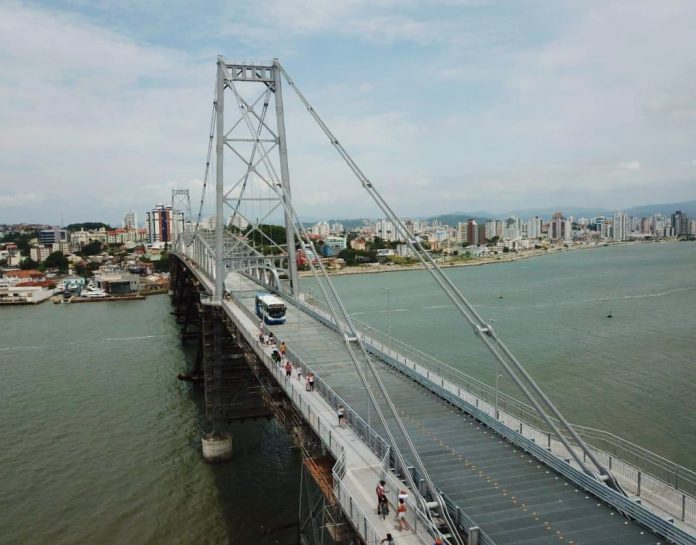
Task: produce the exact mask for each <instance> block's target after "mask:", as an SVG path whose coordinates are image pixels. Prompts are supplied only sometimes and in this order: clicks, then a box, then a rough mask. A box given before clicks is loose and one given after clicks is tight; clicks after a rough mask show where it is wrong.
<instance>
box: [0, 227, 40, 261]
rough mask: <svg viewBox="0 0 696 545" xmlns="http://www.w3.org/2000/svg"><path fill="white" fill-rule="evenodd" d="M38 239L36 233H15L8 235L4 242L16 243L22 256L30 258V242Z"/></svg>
mask: <svg viewBox="0 0 696 545" xmlns="http://www.w3.org/2000/svg"><path fill="white" fill-rule="evenodd" d="M34 238H36V231H32V232H31V233H18V232H13V233H7V234H6V235H5V236H4V237H3V239H2V241H3V242H14V243H15V244H16V245H17V248H18V249H19V253H20V255H23V256H28V255H29V248H30V245H29V242H30V241H31V240H32V239H34Z"/></svg>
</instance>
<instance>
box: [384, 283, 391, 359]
mask: <svg viewBox="0 0 696 545" xmlns="http://www.w3.org/2000/svg"><path fill="white" fill-rule="evenodd" d="M382 289H383V290H385V291H386V292H387V337H388V338H389V355H390V356H391V296H390V294H389V288H382Z"/></svg>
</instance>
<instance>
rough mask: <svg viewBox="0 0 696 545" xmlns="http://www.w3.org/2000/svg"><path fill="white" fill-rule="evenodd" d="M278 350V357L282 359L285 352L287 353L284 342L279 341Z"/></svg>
mask: <svg viewBox="0 0 696 545" xmlns="http://www.w3.org/2000/svg"><path fill="white" fill-rule="evenodd" d="M278 348H280V355H281V356H282V357H283V358H284V357H285V352H287V350H288V347H287V346H285V341H281V343H280V346H279V347H278Z"/></svg>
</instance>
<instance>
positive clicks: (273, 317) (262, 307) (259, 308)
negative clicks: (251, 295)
mask: <svg viewBox="0 0 696 545" xmlns="http://www.w3.org/2000/svg"><path fill="white" fill-rule="evenodd" d="M255 307H256V315H257V316H258V317H259V318H261V319H262V320H263V321H264V322H266V323H267V324H284V323H285V303H284V302H283V300H282V299H279V298H278V297H276V296H275V295H271V294H270V293H257V294H256V299H255Z"/></svg>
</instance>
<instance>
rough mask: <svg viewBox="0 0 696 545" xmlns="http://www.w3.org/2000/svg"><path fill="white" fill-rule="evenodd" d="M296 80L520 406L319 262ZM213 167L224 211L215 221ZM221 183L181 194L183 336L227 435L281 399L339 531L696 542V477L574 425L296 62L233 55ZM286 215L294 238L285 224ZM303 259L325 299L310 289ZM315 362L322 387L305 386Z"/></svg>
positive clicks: (218, 159)
mask: <svg viewBox="0 0 696 545" xmlns="http://www.w3.org/2000/svg"><path fill="white" fill-rule="evenodd" d="M284 87H285V88H286V89H290V90H291V91H292V94H294V95H295V96H296V98H297V99H298V100H299V104H300V105H301V107H302V108H304V109H305V110H306V111H307V114H308V115H309V116H310V118H312V119H313V120H314V121H315V122H316V125H317V126H318V128H319V130H320V131H321V132H322V133H323V134H324V135H325V136H326V138H327V141H328V143H329V145H330V146H333V147H334V148H335V150H336V152H337V153H338V155H339V157H340V158H341V159H342V160H343V161H344V162H345V163H346V165H347V167H348V170H349V172H350V173H352V175H353V176H354V177H355V178H356V180H357V184H358V187H361V188H362V190H363V191H364V192H365V195H366V198H367V199H370V200H372V201H373V202H374V203H375V205H376V206H377V207H378V208H379V209H380V210H381V212H382V213H383V214H384V216H385V217H386V218H387V219H389V220H390V221H392V222H393V224H394V225H395V226H396V229H397V231H398V234H399V235H400V239H401V240H403V241H405V243H406V244H407V245H408V246H409V247H410V250H411V252H412V253H413V255H414V256H416V258H417V259H418V260H419V261H420V263H421V264H422V266H423V268H424V269H425V270H426V271H427V272H428V274H429V276H430V277H431V279H432V281H434V282H435V283H436V285H437V286H439V288H440V289H441V290H442V292H443V293H444V294H445V295H446V296H447V298H448V300H449V301H450V303H451V305H452V306H453V308H454V309H456V310H457V312H458V315H459V316H460V318H461V326H462V328H466V329H470V330H472V331H473V332H474V334H475V336H476V337H477V338H478V339H479V340H480V342H481V343H482V344H483V345H484V346H485V347H486V348H487V349H488V350H489V351H490V354H491V361H493V362H494V364H496V365H498V366H500V368H501V369H502V371H503V372H504V373H505V375H506V376H507V377H508V378H509V379H510V381H511V382H512V383H514V384H515V385H516V387H517V388H518V390H519V396H518V397H519V399H518V398H514V397H511V396H507V395H503V394H501V393H500V392H498V391H497V389H493V388H491V387H489V386H487V385H486V384H483V383H481V382H479V381H477V380H476V379H475V378H473V377H469V376H467V375H465V374H464V373H462V372H461V371H459V370H457V369H456V365H448V364H446V363H444V362H440V361H437V360H435V359H434V358H432V357H431V356H428V355H427V354H424V353H422V352H419V351H418V350H416V349H415V348H412V347H410V346H408V345H406V344H405V343H403V342H401V341H399V340H396V339H390V338H387V336H385V335H384V334H383V333H381V332H379V331H375V330H373V329H371V328H369V327H366V326H365V325H364V324H360V323H358V322H357V321H356V320H354V319H353V318H352V317H351V316H350V315H349V313H348V312H347V311H346V308H345V305H344V303H343V301H342V299H341V296H340V294H339V293H338V291H337V289H336V288H335V286H334V284H333V282H332V281H331V278H330V276H329V275H328V274H327V271H326V269H325V267H324V264H323V262H322V261H321V260H320V259H314V258H313V256H317V255H318V252H317V250H316V248H315V247H314V244H313V242H312V239H311V237H309V235H308V233H307V231H306V229H305V227H304V225H303V222H302V221H301V219H300V216H299V213H298V211H297V210H296V208H295V206H294V204H293V201H292V198H291V192H290V171H289V165H288V150H287V141H286V132H285V120H284V118H285V107H284V103H283V88H284ZM229 104H231V106H230V105H229ZM213 172H214V195H215V202H214V209H215V222H214V225H213V226H204V224H203V222H202V214H203V211H204V209H205V199H206V195H207V193H208V189H210V190H211V191H210V192H211V193H212V189H213V187H212V178H213V175H212V173H213ZM203 181H204V185H203V192H202V197H201V200H200V203H199V207H198V212H197V214H195V213H193V212H192V211H191V205H190V200H189V197H188V192H186V191H182V190H177V191H175V192H173V194H172V204H173V207H174V208H175V209H176V210H180V211H181V213H183V214H184V215H185V217H186V218H187V223H186V226H185V228H184V229H183V232H181V233H179V236H178V238H177V241H176V244H175V247H174V250H173V259H172V262H171V263H172V281H171V286H172V288H171V289H172V291H173V304H174V306H175V311H174V312H175V314H176V316H177V320H178V321H179V323H181V324H182V336H184V337H185V338H196V339H198V340H199V343H200V359H199V361H198V363H197V369H196V370H195V372H196V376H195V377H194V378H196V379H200V381H201V382H202V383H203V386H204V390H205V405H206V411H207V414H208V417H209V419H210V421H211V423H212V425H213V429H214V427H215V423H216V422H221V421H224V420H225V419H227V420H229V419H231V418H250V417H254V416H259V415H263V414H266V413H267V412H268V411H269V408H270V410H272V412H273V413H274V414H276V415H277V416H279V418H281V419H283V420H284V421H285V422H286V423H287V424H288V428H289V429H290V430H292V431H293V433H295V434H297V436H298V437H299V438H300V439H299V440H300V441H301V442H302V443H303V444H304V445H305V452H306V453H307V458H308V459H307V465H308V467H310V468H311V473H312V475H313V476H314V477H315V479H316V480H317V483H318V484H319V488H320V489H321V490H322V491H323V495H322V502H324V504H326V505H329V506H330V507H331V509H330V512H331V521H330V523H329V522H327V523H326V524H325V525H324V526H325V527H326V528H330V529H331V531H332V535H333V536H334V537H335V538H336V539H338V540H354V539H355V538H358V539H359V540H360V541H361V542H362V543H365V544H367V545H377V544H379V543H380V541H381V540H382V539H384V537H385V536H386V534H387V533H388V532H390V533H392V534H393V535H395V536H396V539H397V542H398V543H399V544H401V543H403V544H414V545H415V544H424V545H428V544H429V543H432V542H433V541H434V540H436V539H441V540H442V541H443V542H444V543H448V544H450V545H464V544H467V545H475V544H477V543H482V544H500V545H503V544H532V543H534V544H551V543H554V544H556V543H575V544H597V545H599V544H607V545H609V544H624V543H625V544H660V543H670V542H671V543H679V544H687V543H689V544H694V543H696V539H695V538H694V535H695V533H696V529H695V528H696V500H695V499H694V496H693V494H694V493H695V492H696V475H695V474H694V473H693V472H691V471H689V470H687V469H685V468H682V467H680V466H677V465H674V464H672V463H671V462H669V461H667V460H664V459H662V458H660V457H659V456H657V455H655V454H653V453H650V452H649V451H647V450H645V449H642V448H641V447H639V446H637V445H633V444H631V443H629V442H627V441H624V440H622V439H620V438H618V437H615V436H612V435H611V434H608V433H606V432H601V431H598V430H593V429H590V428H582V427H579V426H573V425H571V424H569V423H568V422H567V421H566V420H565V418H564V417H563V415H562V414H561V413H560V412H559V411H558V410H557V409H556V407H555V406H554V404H553V402H552V401H551V399H550V398H549V397H548V396H547V395H546V394H545V393H544V392H543V391H542V390H541V388H540V387H539V386H538V385H537V384H536V383H535V382H534V380H533V378H532V377H531V376H530V375H529V374H528V373H527V371H526V370H525V369H524V367H523V365H522V364H521V363H520V362H519V361H518V360H517V358H516V357H515V356H514V355H513V354H512V352H511V351H510V350H509V349H508V348H507V346H506V345H505V344H504V343H503V341H502V340H501V339H500V338H499V336H498V335H497V332H496V331H495V329H494V328H493V327H492V325H491V324H490V323H487V322H486V321H485V320H484V319H483V318H482V317H481V315H480V314H479V313H478V312H477V310H476V309H475V308H474V307H473V306H472V305H471V304H470V303H469V302H468V300H467V299H466V298H465V296H464V295H463V294H462V293H461V291H460V290H459V289H458V287H457V286H455V285H454V284H453V283H452V281H451V280H450V279H449V277H448V276H447V275H446V274H445V273H444V272H443V271H442V270H440V268H439V267H438V265H437V263H436V262H435V261H434V260H433V258H432V257H431V255H430V254H429V253H428V252H427V251H426V250H425V249H424V248H423V246H422V245H421V243H420V241H419V239H418V238H416V237H413V236H412V235H411V234H409V232H408V229H407V226H406V225H404V223H403V222H402V220H401V219H400V218H399V217H398V216H397V214H396V213H395V212H394V210H393V209H392V208H391V206H390V205H389V203H387V202H386V200H385V199H384V198H383V197H382V195H381V194H380V193H379V191H378V190H377V188H376V187H375V185H374V184H373V183H372V181H371V180H370V179H368V177H367V176H366V175H365V174H364V172H363V171H362V170H361V169H360V167H359V166H358V165H357V163H356V162H355V161H354V160H353V158H352V157H351V155H350V154H349V153H348V151H347V150H346V149H345V148H344V147H343V145H342V144H341V143H340V141H339V140H338V138H337V137H336V135H334V133H333V132H332V131H331V130H330V129H329V127H328V125H327V124H326V123H325V122H324V121H323V120H322V118H321V117H320V116H319V114H318V113H317V112H316V110H315V109H314V108H313V106H312V105H311V103H310V102H309V101H308V99H307V98H306V97H305V96H304V95H303V94H302V92H301V91H300V90H299V88H298V87H297V85H296V84H295V82H294V81H293V80H292V79H291V78H290V76H289V75H288V73H287V72H286V71H285V69H284V68H283V66H282V65H281V64H280V63H279V62H278V60H274V61H273V62H271V63H236V62H228V61H227V60H226V59H225V58H223V57H218V59H217V78H216V89H215V98H214V102H213V109H212V113H211V121H210V134H209V139H208V153H207V159H206V164H205V173H204V177H203ZM209 182H210V186H211V187H210V188H209V187H208V186H209ZM209 204H211V205H212V203H209ZM226 218H227V219H226ZM274 223H275V224H280V225H282V226H283V229H282V231H281V230H280V229H278V232H277V233H273V232H272V229H271V230H269V228H268V226H269V225H272V224H274ZM209 227H213V228H212V229H211V228H209ZM300 253H302V254H303V255H304V256H305V257H308V259H306V262H307V265H308V267H309V269H310V271H311V273H312V277H313V279H314V282H315V283H316V286H318V288H319V292H320V294H321V295H320V297H318V298H313V297H311V298H310V297H308V296H307V294H306V293H303V291H302V289H301V284H300V281H299V278H298V272H297V257H298V255H297V254H300ZM260 291H263V292H271V293H273V294H274V295H275V296H276V297H279V298H281V299H282V301H283V303H284V305H285V307H286V320H285V322H284V323H282V324H275V325H268V324H266V323H264V322H262V323H261V324H259V319H258V316H257V314H256V312H255V310H256V309H255V295H256V293H257V292H260ZM269 333H273V336H274V338H275V339H276V343H278V342H280V341H281V340H282V341H283V342H284V343H285V345H286V346H287V352H286V358H287V361H290V362H291V363H292V367H291V368H290V369H289V370H286V368H285V366H284V365H283V364H284V361H282V362H281V364H280V365H279V364H278V362H277V358H274V357H273V356H274V354H273V348H274V347H273V346H272V345H270V344H268V343H266V342H261V340H260V338H261V339H263V335H268V334H269ZM260 336H261V337H260ZM309 373H312V374H313V375H314V377H315V383H314V384H315V387H314V389H313V390H312V391H308V390H307V389H306V388H305V382H306V377H307V375H308V374H309ZM339 408H340V409H341V411H342V412H343V413H344V414H345V425H339V422H338V418H337V411H338V410H339ZM380 480H384V481H385V482H386V483H387V484H386V490H387V496H388V500H389V503H390V506H391V510H392V513H393V512H394V511H395V510H396V507H397V505H398V502H399V501H398V500H399V498H398V496H399V494H400V493H401V494H403V496H405V505H406V515H405V521H404V523H403V526H404V527H403V529H402V530H397V529H396V527H395V522H394V521H393V519H392V517H387V518H386V519H385V518H382V517H380V516H379V515H378V514H377V503H376V502H377V499H376V496H375V486H376V484H377V483H378V482H379V481H380ZM313 512H316V511H310V516H311V515H312V513H313ZM302 539H303V542H306V543H309V542H310V540H309V538H308V537H307V536H305V535H303V537H302Z"/></svg>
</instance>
